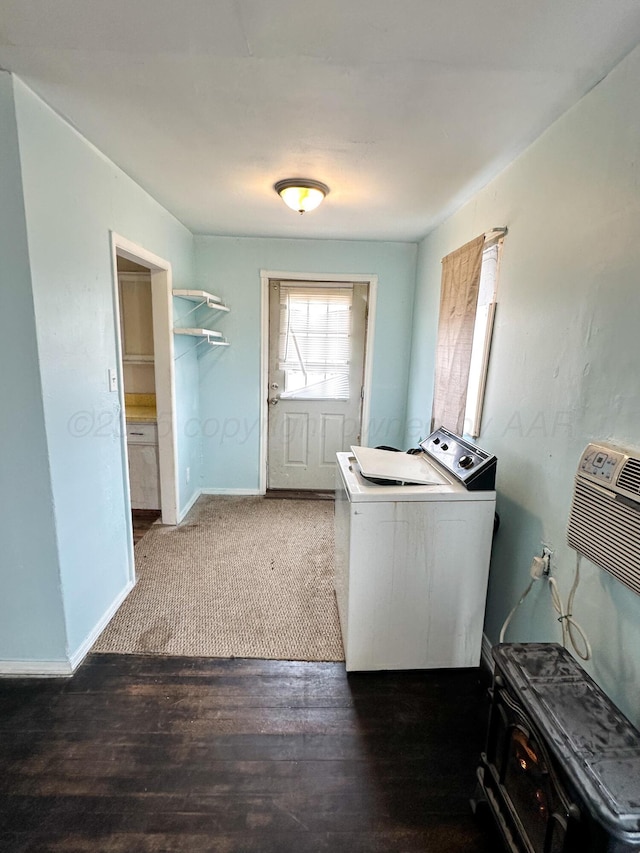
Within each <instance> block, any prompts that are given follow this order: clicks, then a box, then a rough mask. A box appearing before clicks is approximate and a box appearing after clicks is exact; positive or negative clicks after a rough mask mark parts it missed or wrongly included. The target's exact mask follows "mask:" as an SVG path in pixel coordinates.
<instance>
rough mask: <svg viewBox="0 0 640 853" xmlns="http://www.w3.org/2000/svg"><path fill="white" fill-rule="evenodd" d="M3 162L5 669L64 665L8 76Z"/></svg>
mask: <svg viewBox="0 0 640 853" xmlns="http://www.w3.org/2000/svg"><path fill="white" fill-rule="evenodd" d="M0 163H1V167H0V259H1V261H0V360H1V361H2V365H3V368H4V369H3V370H2V373H1V374H0V399H1V400H2V405H1V406H0V441H1V442H2V447H1V449H0V504H1V509H0V543H2V544H1V550H0V661H22V660H29V659H34V658H35V659H38V660H41V661H64V660H65V656H66V650H65V626H64V612H63V607H62V594H61V590H60V576H59V571H58V554H57V544H56V536H55V521H54V512H53V499H52V491H51V479H50V473H49V461H48V456H47V439H46V435H45V429H44V412H43V406H42V386H41V382H40V371H39V365H38V349H37V343H36V323H35V316H34V309H33V297H32V294H31V276H30V273H29V253H28V246H27V229H26V223H25V214H24V204H23V199H22V173H21V169H20V160H19V151H18V136H17V127H16V120H15V109H14V97H13V80H12V78H11V76H10V75H9V74H7V73H6V72H0Z"/></svg>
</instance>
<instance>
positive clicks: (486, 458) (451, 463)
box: [420, 427, 497, 490]
mask: <svg viewBox="0 0 640 853" xmlns="http://www.w3.org/2000/svg"><path fill="white" fill-rule="evenodd" d="M420 447H421V448H422V450H423V451H424V452H425V453H426V455H427V456H429V457H430V458H431V459H434V460H435V461H436V462H439V463H440V465H442V467H443V468H446V470H447V471H449V472H450V473H451V474H453V476H454V477H455V478H456V479H457V480H459V481H460V482H461V483H463V484H464V485H465V486H466V487H467V488H468V489H469V490H479V489H484V490H493V489H494V488H495V472H496V461H497V460H496V457H495V456H492V455H491V454H490V453H487V452H486V451H484V450H481V449H480V448H479V447H476V446H475V445H474V444H471V443H470V442H468V441H466V440H465V439H463V438H461V437H460V436H458V435H455V433H452V432H450V431H449V430H448V429H445V428H444V427H440V428H439V429H437V430H435V432H432V433H431V435H430V436H429V437H428V438H425V439H424V441H421V442H420Z"/></svg>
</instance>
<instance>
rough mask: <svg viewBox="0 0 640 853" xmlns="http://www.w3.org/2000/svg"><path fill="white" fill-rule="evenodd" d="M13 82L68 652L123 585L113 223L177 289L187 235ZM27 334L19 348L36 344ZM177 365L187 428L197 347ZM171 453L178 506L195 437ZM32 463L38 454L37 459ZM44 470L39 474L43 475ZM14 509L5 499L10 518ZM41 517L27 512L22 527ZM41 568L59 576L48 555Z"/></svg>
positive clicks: (184, 268)
mask: <svg viewBox="0 0 640 853" xmlns="http://www.w3.org/2000/svg"><path fill="white" fill-rule="evenodd" d="M14 88H15V106H16V117H17V128H18V140H19V147H20V157H21V163H22V180H23V187H24V208H25V212H26V226H27V236H28V243H29V256H30V264H31V280H32V288H33V303H34V306H35V328H36V338H37V346H38V357H39V362H40V375H41V382H42V403H43V404H44V417H45V425H46V436H47V443H48V451H49V464H50V468H51V483H52V489H53V509H54V512H55V520H56V533H57V539H58V552H59V583H60V584H61V587H62V595H63V600H64V609H65V619H66V630H67V648H68V654H69V656H70V657H73V656H74V655H75V654H76V653H77V652H78V650H79V649H80V648H82V646H83V643H85V642H86V640H87V638H88V637H89V636H90V635H91V632H92V631H93V630H94V628H95V626H96V625H97V624H98V623H99V622H100V620H101V619H102V617H103V616H104V614H105V613H106V612H107V610H108V609H109V608H110V606H111V605H112V603H113V602H114V601H115V600H116V599H117V597H118V596H119V595H120V594H121V592H122V590H123V589H124V587H125V585H126V582H127V565H128V556H127V555H128V551H127V548H128V546H127V532H126V520H125V479H124V474H123V469H122V455H121V437H120V435H119V427H118V425H119V414H118V412H119V409H118V395H117V394H115V393H111V392H109V390H108V384H107V371H108V369H109V368H110V367H115V365H116V330H115V319H114V318H115V315H114V306H113V271H112V259H111V248H110V231H111V230H113V231H115V232H116V233H118V234H120V235H122V236H124V237H126V238H128V239H129V240H132V241H134V242H135V243H138V244H140V245H142V246H143V247H144V248H146V249H147V250H149V251H151V252H154V253H155V254H157V255H159V256H160V257H162V258H165V259H166V260H168V261H170V262H171V264H172V268H173V276H174V285H175V286H176V287H180V286H183V287H185V286H186V287H188V286H191V283H192V281H191V274H192V260H193V238H192V235H191V234H190V233H189V231H187V229H186V228H184V227H183V226H182V225H181V224H180V223H178V222H177V220H175V219H174V218H173V217H172V216H171V215H170V214H169V213H167V211H166V210H164V209H163V208H162V207H160V205H158V204H157V203H156V202H155V201H154V200H153V199H152V198H151V197H150V196H148V195H147V194H146V193H145V192H144V191H143V190H142V189H141V188H140V187H139V186H137V185H136V184H135V183H134V182H133V181H132V180H131V179H130V178H128V177H127V176H126V175H125V174H124V173H123V172H122V171H121V170H119V169H118V168H117V167H116V166H114V164H113V163H111V162H110V161H109V160H107V159H106V158H105V157H104V156H103V155H102V154H100V152H98V151H97V150H96V149H95V148H94V147H93V146H91V145H90V144H89V143H87V141H86V140H85V139H84V138H82V137H81V136H80V135H79V134H78V133H76V132H75V131H74V130H73V129H72V128H70V127H69V125H68V124H66V123H65V122H64V121H63V120H62V119H60V118H59V117H58V116H57V115H56V114H55V113H54V112H53V111H52V110H50V109H49V108H48V107H47V106H46V105H45V104H43V102H42V101H41V100H40V99H39V98H38V97H37V96H36V95H34V94H33V92H31V90H29V89H28V88H27V87H26V86H25V85H24V84H22V83H21V82H20V81H19V80H16V81H15V86H14ZM25 287H26V284H25ZM31 327H32V328H33V319H31ZM27 334H28V338H27V337H22V341H23V348H24V347H26V346H30V347H31V348H33V345H34V342H33V334H32V332H31V333H30V334H29V333H28V332H27ZM179 351H180V350H179V348H178V352H179ZM31 358H32V359H34V358H35V355H34V354H33V353H32V354H31ZM11 364H12V367H13V369H14V370H15V371H16V374H17V377H18V379H17V381H20V377H21V375H22V374H23V373H24V374H25V375H26V376H27V378H29V381H30V382H31V383H32V384H33V383H35V381H36V376H35V375H32V374H33V373H34V372H35V366H33V365H26V366H25V365H24V363H23V362H22V361H20V360H18V359H16V358H15V357H13V358H12V359H11ZM176 371H177V372H176V384H177V399H178V417H179V423H180V424H181V426H183V425H184V420H185V419H186V417H188V416H192V415H193V413H194V412H197V402H195V403H194V400H195V401H197V363H196V360H195V356H193V354H189V355H187V356H186V357H185V358H183V359H179V360H178V361H177V362H176ZM34 390H35V389H34ZM160 414H161V413H160ZM178 450H179V456H178V464H179V477H180V484H181V491H180V503H181V505H184V504H185V503H186V502H187V501H188V500H189V498H190V496H191V490H192V489H193V484H192V485H190V486H189V487H187V486H186V482H185V480H186V478H185V469H186V466H187V465H191V466H192V471H193V472H195V475H196V480H197V479H198V465H199V442H198V441H197V439H196V440H187V439H186V438H185V434H184V429H181V430H180V432H179V435H178ZM34 452H37V453H38V455H39V456H40V455H42V451H41V450H39V449H38V447H35V450H34ZM34 464H38V465H41V464H42V463H41V462H40V461H38V459H37V457H36V458H35V459H34ZM45 470H46V466H43V467H42V471H41V474H40V476H39V477H38V478H37V479H38V482H40V481H42V482H43V483H45V484H46V482H47V479H46V477H45V473H44V472H45ZM25 473H26V472H25ZM34 491H35V490H34ZM37 499H38V500H39V499H40V498H39V497H38V498H37ZM19 513H20V508H19V507H18V506H11V507H10V514H11V518H12V520H13V523H16V521H17V519H18V517H19ZM38 524H39V520H34V519H31V523H30V529H31V530H32V531H33V530H34V529H35V528H36V527H37V525H38ZM26 538H27V539H29V538H30V536H27V537H26ZM46 574H47V578H48V579H50V578H53V577H55V578H56V579H57V575H58V570H57V568H56V566H55V563H54V562H52V564H51V565H50V566H48V567H47V569H46ZM24 618H25V620H26V622H27V626H26V628H25V630H27V631H29V629H31V630H32V631H33V632H34V633H35V632H36V628H35V626H34V624H31V623H32V622H35V619H36V617H35V614H31V613H28V614H24ZM0 657H1V654H0Z"/></svg>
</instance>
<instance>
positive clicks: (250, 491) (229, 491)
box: [200, 489, 264, 497]
mask: <svg viewBox="0 0 640 853" xmlns="http://www.w3.org/2000/svg"><path fill="white" fill-rule="evenodd" d="M200 494H201V495H246V496H247V497H252V496H253V497H255V496H256V495H263V494H264V492H261V491H259V490H258V489H201V490H200Z"/></svg>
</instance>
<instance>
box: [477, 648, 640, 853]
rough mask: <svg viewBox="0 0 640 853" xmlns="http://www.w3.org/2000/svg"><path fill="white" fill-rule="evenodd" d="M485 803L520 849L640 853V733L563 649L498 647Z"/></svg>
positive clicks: (483, 769) (482, 772)
mask: <svg viewBox="0 0 640 853" xmlns="http://www.w3.org/2000/svg"><path fill="white" fill-rule="evenodd" d="M493 657H494V661H495V674H494V679H493V686H492V689H491V711H490V717H489V730H488V736H487V746H486V752H484V753H483V754H482V756H481V760H480V766H479V767H478V780H479V791H478V797H477V799H476V800H474V805H475V806H478V805H479V804H480V803H485V804H486V805H487V806H488V807H489V809H490V811H491V814H492V815H493V817H494V819H495V821H496V824H497V826H498V828H499V830H500V832H501V834H502V837H503V839H504V842H505V845H506V849H507V850H509V851H512V853H631V851H640V732H638V730H637V729H636V728H634V727H633V726H632V725H631V723H630V722H629V720H627V719H626V717H624V716H623V714H622V713H621V712H620V711H619V710H618V708H616V707H615V705H614V704H613V703H612V702H611V701H610V700H609V699H608V698H607V696H605V694H604V693H603V692H602V690H600V688H599V687H598V686H597V684H596V683H595V682H594V681H593V680H592V679H591V678H590V677H589V676H588V675H587V674H586V672H585V671H584V670H583V669H582V668H581V667H580V666H579V665H578V663H577V662H576V661H575V660H574V659H573V658H572V657H571V655H570V654H569V653H568V652H567V651H566V650H565V649H564V648H562V646H559V645H557V644H555V643H526V644H516V643H513V644H511V643H508V644H502V645H499V646H496V647H494V649H493Z"/></svg>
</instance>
